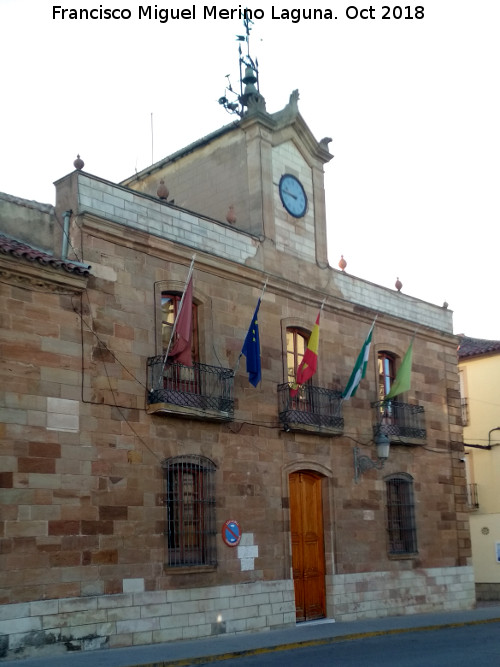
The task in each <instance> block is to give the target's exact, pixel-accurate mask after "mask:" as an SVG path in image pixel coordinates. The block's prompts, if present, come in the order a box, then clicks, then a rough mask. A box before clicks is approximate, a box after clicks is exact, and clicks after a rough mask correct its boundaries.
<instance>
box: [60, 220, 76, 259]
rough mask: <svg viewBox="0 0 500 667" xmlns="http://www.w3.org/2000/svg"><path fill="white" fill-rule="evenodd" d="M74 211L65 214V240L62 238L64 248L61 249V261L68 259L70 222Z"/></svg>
mask: <svg viewBox="0 0 500 667" xmlns="http://www.w3.org/2000/svg"><path fill="white" fill-rule="evenodd" d="M72 213H73V211H72V210H71V209H70V210H69V211H64V213H63V238H62V248H61V259H67V257H68V244H69V222H70V220H71V214H72Z"/></svg>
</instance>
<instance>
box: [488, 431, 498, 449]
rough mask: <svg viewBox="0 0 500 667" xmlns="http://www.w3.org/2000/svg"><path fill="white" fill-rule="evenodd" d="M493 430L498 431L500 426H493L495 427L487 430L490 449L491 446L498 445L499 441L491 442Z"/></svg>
mask: <svg viewBox="0 0 500 667" xmlns="http://www.w3.org/2000/svg"><path fill="white" fill-rule="evenodd" d="M493 431H500V426H495V428H492V429H491V430H490V431H488V449H491V448H492V447H498V445H500V442H497V443H496V444H494V445H492V444H491V434H492V433H493Z"/></svg>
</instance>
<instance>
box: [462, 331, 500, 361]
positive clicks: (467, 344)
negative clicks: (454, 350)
mask: <svg viewBox="0 0 500 667" xmlns="http://www.w3.org/2000/svg"><path fill="white" fill-rule="evenodd" d="M459 338H460V343H459V345H458V358H459V359H464V358H465V357H476V356H478V355H480V354H488V353H490V352H500V340H485V339H484V338H469V336H464V335H463V334H460V336H459Z"/></svg>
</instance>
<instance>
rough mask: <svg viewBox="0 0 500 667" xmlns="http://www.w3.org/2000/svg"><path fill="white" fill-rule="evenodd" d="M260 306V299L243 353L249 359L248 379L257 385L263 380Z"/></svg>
mask: <svg viewBox="0 0 500 667" xmlns="http://www.w3.org/2000/svg"><path fill="white" fill-rule="evenodd" d="M259 308H260V299H259V300H258V302H257V307H256V308H255V313H254V314H253V317H252V321H251V322H250V326H249V328H248V332H247V335H246V338H245V342H244V343H243V348H242V350H241V354H244V355H245V357H246V359H247V373H248V381H249V382H250V384H253V386H254V387H256V386H257V385H258V384H259V382H260V381H261V377H262V374H261V368H260V340H259V324H258V322H257V316H258V313H259Z"/></svg>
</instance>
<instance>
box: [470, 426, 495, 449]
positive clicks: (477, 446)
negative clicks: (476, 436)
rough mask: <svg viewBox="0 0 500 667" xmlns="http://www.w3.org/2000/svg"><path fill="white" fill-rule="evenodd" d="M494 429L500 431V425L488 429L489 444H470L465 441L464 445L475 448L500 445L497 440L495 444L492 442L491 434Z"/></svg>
mask: <svg viewBox="0 0 500 667" xmlns="http://www.w3.org/2000/svg"><path fill="white" fill-rule="evenodd" d="M493 431H500V426H495V428H492V429H491V430H490V431H488V444H487V445H469V444H467V443H466V442H464V447H473V448H474V449H493V447H498V446H499V445H500V442H496V443H495V444H494V445H492V444H491V434H492V433H493Z"/></svg>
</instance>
